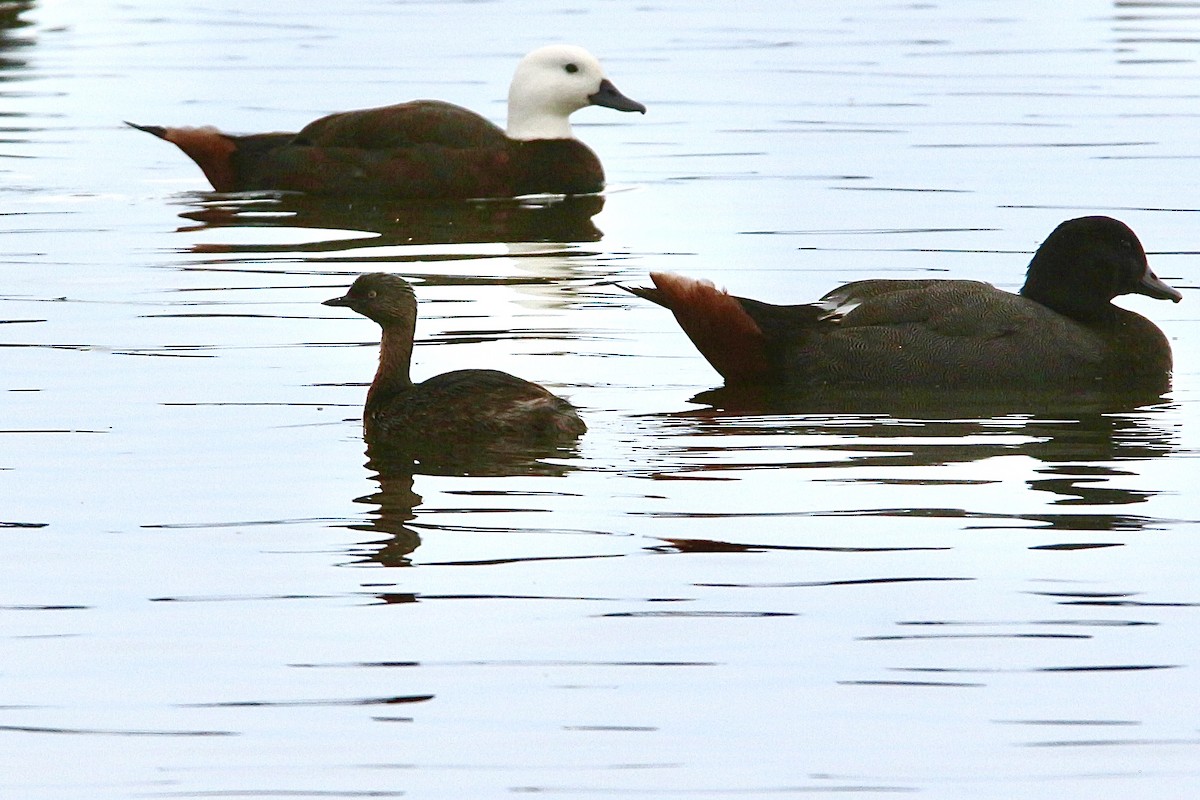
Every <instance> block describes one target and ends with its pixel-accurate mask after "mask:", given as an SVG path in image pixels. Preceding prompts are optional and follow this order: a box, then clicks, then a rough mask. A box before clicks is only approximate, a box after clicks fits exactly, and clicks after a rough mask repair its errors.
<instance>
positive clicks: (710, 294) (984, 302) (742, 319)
mask: <svg viewBox="0 0 1200 800" xmlns="http://www.w3.org/2000/svg"><path fill="white" fill-rule="evenodd" d="M650 277H651V279H652V281H653V282H654V288H630V289H629V291H631V292H633V293H634V294H636V295H639V296H641V297H644V298H646V299H647V300H651V301H653V302H655V303H658V304H659V305H661V306H665V307H666V308H668V309H670V310H671V311H672V312H673V313H674V314H675V318H676V320H678V322H679V325H680V327H682V328H683V330H684V332H685V333H686V334H687V335H688V337H689V338H690V339H691V340H692V342H693V343H694V344H695V345H696V348H697V349H698V350H699V351H700V352H701V354H703V355H704V357H705V358H706V359H708V362H709V363H710V364H711V365H712V366H713V368H714V369H716V370H717V372H719V373H721V375H722V376H723V377H724V378H725V383H726V385H727V386H738V385H742V386H745V385H753V384H782V385H786V386H789V387H797V388H799V387H812V388H815V387H839V388H848V389H866V390H875V389H891V388H900V389H903V388H914V389H918V388H923V389H929V388H946V389H983V390H1000V391H1003V390H1008V389H1016V390H1023V389H1024V390H1047V389H1050V390H1055V389H1057V388H1059V387H1063V388H1065V387H1074V388H1087V387H1096V388H1101V389H1146V388H1155V389H1158V390H1165V389H1166V388H1168V387H1169V385H1170V374H1171V347H1170V345H1169V344H1168V343H1167V339H1166V337H1165V336H1163V333H1162V331H1160V330H1159V329H1158V328H1157V327H1156V326H1155V325H1154V323H1152V322H1150V321H1149V320H1148V319H1146V318H1145V317H1142V316H1140V315H1138V314H1135V313H1133V312H1132V311H1127V310H1125V309H1123V308H1118V307H1117V306H1115V305H1113V304H1112V302H1111V300H1112V299H1113V298H1114V297H1117V296H1118V295H1123V294H1143V295H1147V296H1149V297H1153V298H1157V299H1160V300H1173V301H1175V302H1179V301H1180V300H1181V299H1183V297H1182V295H1181V294H1180V293H1179V292H1178V291H1176V290H1175V289H1173V288H1171V287H1170V286H1168V285H1167V284H1165V283H1163V282H1162V281H1161V280H1159V279H1158V278H1157V277H1156V276H1155V274H1154V273H1153V272H1152V271H1151V270H1150V266H1149V264H1148V263H1147V260H1146V253H1145V251H1144V250H1143V249H1142V245H1141V243H1140V242H1139V241H1138V238H1137V236H1136V235H1135V234H1134V233H1133V231H1132V230H1130V229H1129V228H1128V227H1127V226H1126V225H1125V224H1124V223H1122V222H1119V221H1117V220H1115V219H1111V218H1109V217H1082V218H1080V219H1072V220H1067V221H1066V222H1064V223H1062V224H1061V225H1059V226H1058V227H1057V228H1055V229H1054V231H1053V232H1052V233H1051V234H1050V236H1049V238H1047V239H1046V241H1045V242H1044V243H1043V244H1042V246H1041V247H1039V248H1038V250H1037V253H1036V254H1035V255H1034V256H1033V260H1032V261H1031V262H1030V264H1029V271H1028V273H1027V275H1026V279H1025V285H1024V287H1023V288H1022V289H1021V291H1020V292H1019V293H1018V294H1012V293H1010V292H1005V291H1001V290H1000V289H997V288H996V287H994V286H991V285H990V284H987V283H982V282H979V281H968V280H864V281H855V282H853V283H848V284H846V285H845V286H842V287H839V288H837V289H834V290H833V291H831V292H829V293H828V294H826V295H825V296H824V297H822V298H821V300H820V301H819V302H816V303H812V304H805V305H793V306H782V305H772V304H770V303H763V302H759V301H757V300H748V299H745V298H741V297H734V296H733V295H730V294H728V293H726V292H724V291H721V290H718V289H717V288H716V287H715V286H713V284H711V283H709V282H707V281H700V280H695V279H691V278H685V277H681V276H678V275H671V274H663V273H652V274H651V276H650Z"/></svg>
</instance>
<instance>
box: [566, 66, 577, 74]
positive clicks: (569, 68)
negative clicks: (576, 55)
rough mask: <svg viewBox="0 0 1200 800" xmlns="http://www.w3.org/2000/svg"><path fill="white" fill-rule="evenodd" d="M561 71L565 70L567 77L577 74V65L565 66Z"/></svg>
mask: <svg viewBox="0 0 1200 800" xmlns="http://www.w3.org/2000/svg"><path fill="white" fill-rule="evenodd" d="M563 69H564V70H566V72H567V74H568V75H574V74H575V73H576V72H579V65H578V64H567V65H565V66H564V67H563Z"/></svg>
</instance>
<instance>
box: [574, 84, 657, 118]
mask: <svg viewBox="0 0 1200 800" xmlns="http://www.w3.org/2000/svg"><path fill="white" fill-rule="evenodd" d="M588 100H590V101H591V102H592V105H594V106H604V107H605V108H615V109H616V110H617V111H636V112H638V113H639V114H645V113H646V107H645V106H644V105H642V104H641V103H639V102H638V101H637V100H633V99H631V98H629V97H626V96H625V95H623V94H621V90H620V89H618V88H617V87H616V86H615V85H613V82H612V81H610V80H609V79H608V78H605V79H604V80H602V81H600V88H599V89H597V90H596V92H595V93H594V94H589V95H588Z"/></svg>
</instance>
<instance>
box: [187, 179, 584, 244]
mask: <svg viewBox="0 0 1200 800" xmlns="http://www.w3.org/2000/svg"><path fill="white" fill-rule="evenodd" d="M186 202H187V203H188V204H189V205H197V204H199V205H200V206H201V207H200V208H199V209H195V210H189V211H185V212H183V213H181V214H180V216H181V217H183V218H185V219H188V220H192V221H194V222H195V223H198V224H196V225H187V226H185V227H182V228H180V232H194V231H207V230H215V229H221V228H290V229H308V230H317V231H330V230H333V231H338V232H339V236H338V238H336V239H330V240H324V241H314V242H307V243H303V244H290V243H289V244H268V243H263V244H257V245H255V244H249V245H248V244H237V245H233V244H201V245H196V246H195V247H194V248H193V251H194V252H197V253H242V252H247V253H251V252H253V253H264V252H279V251H286V252H296V251H300V252H312V253H321V252H329V251H338V252H342V251H345V250H351V249H356V248H380V247H402V246H414V245H438V244H448V245H451V244H486V243H522V242H531V243H536V242H546V243H564V244H565V243H577V242H598V241H600V239H601V237H602V236H603V233H602V232H601V231H600V230H599V229H598V228H597V227H596V226H595V224H594V223H593V222H592V217H594V216H595V215H596V214H598V213H600V211H601V210H602V209H603V208H604V196H603V195H573V196H557V195H555V196H549V195H547V196H544V197H526V198H515V199H498V200H461V201H386V200H374V199H357V198H356V199H347V198H325V197H316V196H311V195H302V194H280V193H267V194H261V193H260V194H232V195H231V194H224V195H222V194H212V193H208V194H202V195H189V196H188V197H187V198H186ZM345 231H361V232H362V234H363V235H362V237H361V238H354V237H347V236H346V235H345V234H344V232H345ZM427 257H428V256H426V258H427ZM455 257H462V256H461V255H458V256H455Z"/></svg>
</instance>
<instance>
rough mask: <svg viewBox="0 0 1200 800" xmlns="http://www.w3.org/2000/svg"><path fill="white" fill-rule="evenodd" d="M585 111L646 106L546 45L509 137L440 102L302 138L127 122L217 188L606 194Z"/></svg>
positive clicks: (522, 67)
mask: <svg viewBox="0 0 1200 800" xmlns="http://www.w3.org/2000/svg"><path fill="white" fill-rule="evenodd" d="M589 105H596V106H606V107H608V108H615V109H617V110H618V111H638V112H641V113H645V111H646V107H645V106H643V105H642V104H641V103H638V102H636V101H634V100H631V99H629V98H628V97H626V96H625V95H623V94H621V92H619V91H618V90H617V87H616V86H614V85H613V83H612V81H610V80H609V79H608V78H606V77H605V75H604V70H603V69H602V68H601V67H600V62H599V61H597V60H596V59H595V57H593V56H592V55H591V54H590V53H588V52H587V51H586V50H584V49H583V48H581V47H576V46H572V45H550V46H547V47H542V48H539V49H537V50H534V51H533V52H532V53H530V54H529V55H527V56H525V58H523V59H522V60H521V62H520V63H519V64H518V65H517V70H516V73H515V74H514V75H513V80H512V84H511V86H510V87H509V91H508V130H507V131H505V130H504V129H502V128H500V127H499V126H497V125H495V124H494V123H492V122H490V121H488V120H487V119H485V118H483V117H481V116H480V115H479V114H476V113H475V112H473V111H469V110H467V109H465V108H461V107H460V106H456V105H453V104H451V103H445V102H442V101H439V100H414V101H412V102H408V103H400V104H398V105H392V106H383V107H381V108H369V109H364V110H361V111H346V112H342V113H340V114H331V115H329V116H327V117H322V118H320V119H318V120H316V121H314V122H310V123H309V124H308V125H306V126H305V127H304V128H303V129H302V130H301V131H300V132H299V133H260V134H250V135H245V136H235V135H231V134H226V133H222V132H220V131H219V130H217V129H216V128H211V127H204V128H168V127H162V126H157V125H137V124H135V123H132V122H130V123H127V124H129V125H132V126H133V127H135V128H137V129H138V130H143V131H146V132H148V133H152V134H154V135H155V136H158V137H159V138H161V139H165V140H167V141H168V142H171V143H173V144H175V145H177V146H178V147H179V149H181V150H183V152H184V153H186V154H187V155H188V157H190V158H191V159H192V160H193V161H195V162H196V163H197V164H198V165H199V166H200V168H201V169H202V170H204V174H205V176H206V177H207V178H208V180H209V182H210V183H211V184H212V186H213V188H214V189H215V190H217V191H218V192H240V191H258V190H282V191H298V192H309V193H312V194H325V195H358V196H374V197H389V198H405V199H453V198H475V197H480V198H482V197H515V196H518V195H527V194H586V193H592V192H598V191H600V190H601V189H602V188H604V169H603V168H602V167H601V165H600V160H599V159H598V158H597V157H596V154H595V153H593V152H592V151H591V149H590V148H588V146H587V145H585V144H583V142H581V141H579V140H578V139H576V138H575V137H574V136H573V135H572V134H571V124H570V121H569V117H570V116H571V114H572V113H573V112H575V111H578V110H579V109H581V108H583V107H584V106H589Z"/></svg>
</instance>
